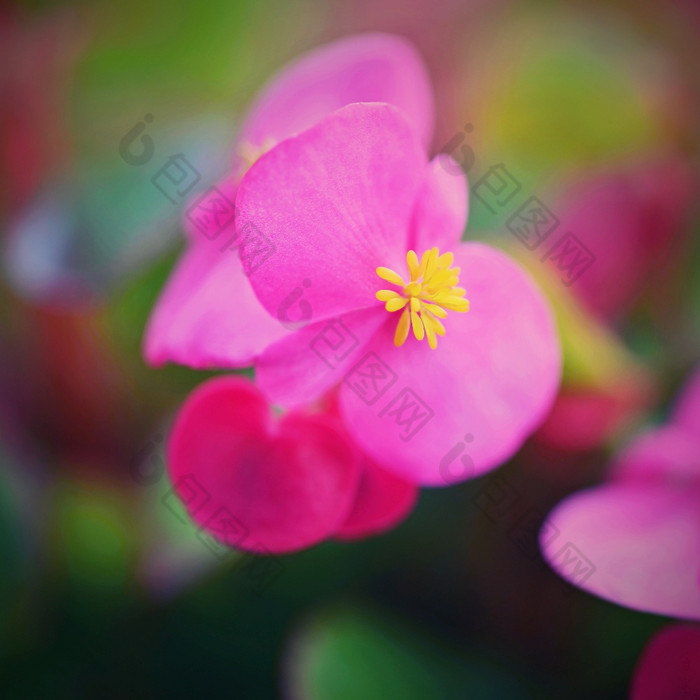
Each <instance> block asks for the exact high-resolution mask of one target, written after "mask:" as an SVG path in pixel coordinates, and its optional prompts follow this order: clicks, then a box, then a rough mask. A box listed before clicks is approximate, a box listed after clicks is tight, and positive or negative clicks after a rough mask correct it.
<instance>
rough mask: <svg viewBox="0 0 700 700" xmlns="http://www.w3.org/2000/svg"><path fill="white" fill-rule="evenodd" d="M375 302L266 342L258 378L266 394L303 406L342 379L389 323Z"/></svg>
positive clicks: (274, 399) (257, 366)
mask: <svg viewBox="0 0 700 700" xmlns="http://www.w3.org/2000/svg"><path fill="white" fill-rule="evenodd" d="M377 305H378V308H376V307H375V308H374V309H364V310H362V311H356V312H354V313H350V314H346V315H345V316H343V317H341V318H339V319H332V320H330V321H320V322H318V323H312V324H311V325H309V326H306V327H305V328H303V329H301V330H298V331H297V332H296V333H293V334H291V335H288V336H286V337H285V338H282V339H281V340H279V341H278V342H276V343H274V344H272V345H271V346H270V347H268V348H267V349H266V350H265V352H263V353H262V354H261V356H260V357H259V358H258V360H257V362H256V364H255V373H256V377H255V378H256V381H257V383H258V386H259V387H260V388H261V390H262V391H263V393H264V394H265V396H266V397H267V398H268V400H269V401H271V402H272V403H275V404H278V405H281V406H285V407H287V408H290V407H293V406H300V405H303V404H305V403H309V402H311V401H313V400H315V399H317V398H319V397H320V396H321V395H322V394H324V393H325V392H326V391H328V390H329V389H331V388H332V387H333V386H335V385H336V384H338V383H339V382H341V381H342V379H343V377H344V376H345V373H346V372H347V371H348V369H349V368H350V367H351V366H352V365H353V364H354V363H355V362H356V361H357V359H358V357H360V356H361V355H362V354H363V353H364V352H365V349H366V347H367V344H368V343H369V342H370V340H371V339H372V337H373V336H374V334H375V333H376V332H377V330H378V329H379V328H380V327H381V326H382V325H384V324H385V323H387V318H386V312H385V311H384V308H383V306H381V304H379V302H377ZM351 329H352V330H351Z"/></svg>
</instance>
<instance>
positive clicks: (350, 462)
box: [168, 377, 359, 553]
mask: <svg viewBox="0 0 700 700" xmlns="http://www.w3.org/2000/svg"><path fill="white" fill-rule="evenodd" d="M168 463H169V471H170V478H171V480H172V482H173V484H174V488H175V491H176V493H177V494H178V495H179V497H180V498H181V500H182V501H183V502H184V504H185V506H186V508H187V510H188V513H189V515H190V517H192V519H193V520H195V522H196V523H197V524H198V525H200V526H201V527H202V528H204V530H206V531H207V532H208V533H209V534H211V535H212V536H213V537H214V538H215V539H217V540H218V541H219V542H221V543H222V544H225V545H228V546H234V547H237V548H240V549H247V550H253V551H256V550H259V549H261V548H264V549H267V550H268V551H270V552H272V553H281V552H290V551H294V550H297V549H302V548H304V547H309V546H311V545H313V544H316V543H318V542H320V541H322V540H323V539H326V538H327V537H329V536H330V535H332V534H334V533H335V532H337V530H338V528H339V527H340V526H341V525H342V523H343V522H344V520H345V518H346V517H347V515H348V513H349V511H350V508H351V506H352V504H353V501H354V497H355V493H356V490H357V487H358V480H359V461H358V455H357V452H356V450H355V449H354V447H353V445H352V444H351V443H349V442H348V441H347V440H346V439H345V437H344V435H343V432H342V430H340V429H338V426H337V424H336V423H335V422H334V421H333V420H332V419H331V418H329V417H328V416H319V415H316V416H309V415H303V414H300V413H290V414H287V415H286V416H285V417H284V418H282V419H281V420H280V421H279V423H278V424H275V422H274V421H273V418H272V416H271V414H270V412H269V410H268V407H267V405H266V403H265V401H264V399H263V398H262V396H261V395H260V393H259V392H258V390H257V389H256V388H255V387H254V386H253V385H252V384H251V383H250V382H248V381H246V380H244V379H242V378H240V377H225V378H217V379H213V380H210V381H208V382H205V383H204V384H203V385H202V386H200V387H199V388H198V389H197V390H196V391H194V392H193V393H192V394H191V395H190V396H189V398H188V399H187V401H186V402H185V404H184V405H183V407H182V408H181V410H180V413H179V414H178V416H177V419H176V421H175V425H174V427H173V430H172V432H171V435H170V438H169V442H168Z"/></svg>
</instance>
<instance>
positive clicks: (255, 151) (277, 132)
mask: <svg viewBox="0 0 700 700" xmlns="http://www.w3.org/2000/svg"><path fill="white" fill-rule="evenodd" d="M363 101H365V102H366V101H382V102H389V103H391V104H395V105H397V106H398V107H400V108H401V109H403V110H404V112H405V113H406V115H407V116H408V118H409V119H410V120H411V122H412V124H413V126H414V128H415V129H416V130H417V131H418V133H419V134H420V135H421V138H422V139H423V140H424V143H426V144H427V143H428V141H429V140H430V137H431V135H432V128H433V97H432V91H431V87H430V82H429V79H428V75H427V72H426V70H425V68H424V66H423V64H422V61H421V59H420V57H419V56H418V54H417V53H416V52H415V50H414V49H413V48H412V47H411V45H410V44H408V43H407V42H406V41H404V40H403V39H400V38H399V37H395V36H391V35H387V34H365V35H359V36H354V37H350V38H347V39H342V40H340V41H337V42H335V43H333V44H330V45H328V46H325V47H322V48H320V49H317V50H315V51H312V52H310V53H308V54H306V55H305V56H302V57H301V58H299V59H298V60H296V61H295V62H293V63H292V64H290V65H289V66H287V67H286V68H284V69H283V70H282V71H281V72H280V73H279V74H278V75H277V76H276V77H275V78H274V79H273V80H272V81H271V82H270V83H269V84H268V85H267V87H266V88H265V89H264V90H263V91H262V93H261V94H260V96H259V97H258V99H257V100H256V101H255V103H254V104H253V106H252V107H251V109H250V112H249V114H248V116H247V118H246V119H245V120H244V123H243V126H242V128H241V130H240V133H239V134H238V138H237V145H236V149H235V151H236V152H235V154H234V157H233V160H232V170H231V173H230V174H229V175H228V176H227V177H226V178H225V179H224V180H223V181H222V182H220V183H219V184H218V185H217V188H216V189H213V190H210V191H209V192H208V193H207V194H205V195H204V196H203V199H202V201H201V202H200V203H198V204H193V205H190V206H189V207H188V208H187V215H186V216H185V218H184V225H185V230H186V233H187V234H188V239H189V242H188V247H187V249H186V251H185V252H184V254H183V255H182V257H181V259H180V260H179V262H178V264H177V267H176V269H175V270H174V272H173V273H172V275H171V277H170V279H169V281H168V284H167V286H166V287H165V289H164V291H163V292H162V294H161V297H160V299H159V300H158V302H157V304H156V307H155V310H154V312H153V314H152V316H151V319H150V321H149V324H148V327H147V329H146V334H145V338H144V355H145V357H146V360H147V361H148V362H149V363H150V364H152V365H155V366H159V365H162V364H164V363H166V362H177V363H180V364H184V365H187V366H190V367H194V368H236V367H246V366H250V365H251V364H252V362H253V360H254V358H255V357H256V355H257V354H258V353H259V352H260V351H261V350H262V349H263V348H265V347H266V346H267V345H268V344H269V343H270V342H272V341H274V340H276V339H278V338H280V337H281V336H283V335H285V334H286V333H287V332H288V331H287V329H286V328H285V327H284V326H283V325H281V324H280V322H279V321H278V320H277V319H276V318H273V317H271V316H270V315H269V314H268V313H267V312H266V311H265V310H264V309H263V307H262V306H261V305H260V303H259V302H258V301H257V299H256V297H255V295H254V294H253V292H252V290H251V288H250V284H249V282H248V280H247V278H246V276H245V274H244V271H243V269H242V267H241V263H240V260H239V256H238V253H237V251H236V250H235V244H234V243H233V242H232V236H233V225H232V221H233V219H232V212H233V208H234V206H235V198H236V189H237V187H238V182H239V180H240V178H241V176H242V174H243V173H244V172H245V170H246V169H247V168H248V167H249V166H250V164H251V163H252V162H253V161H254V160H255V159H256V158H257V157H258V156H259V155H260V154H261V153H263V152H264V151H265V150H267V149H268V148H269V147H270V146H271V145H272V144H275V143H278V142H279V141H282V140H283V139H285V138H287V137H289V136H291V135H293V134H295V133H298V132H299V131H302V130H304V129H306V128H308V127H310V126H312V125H313V124H314V123H315V122H317V121H318V120H319V119H320V118H321V117H323V116H325V115H326V114H328V113H330V112H332V111H334V110H336V109H338V108H339V107H343V106H344V105H347V104H350V103H352V102H363ZM200 207H201V208H200ZM215 207H219V209H218V210H217V211H219V212H220V214H219V215H212V214H211V211H213V210H214V208H215Z"/></svg>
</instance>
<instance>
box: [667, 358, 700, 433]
mask: <svg viewBox="0 0 700 700" xmlns="http://www.w3.org/2000/svg"><path fill="white" fill-rule="evenodd" d="M673 422H674V423H675V424H676V425H678V426H679V427H681V428H683V429H684V430H687V431H688V432H689V433H690V434H691V435H695V436H697V437H698V438H699V439H700V368H699V369H696V370H695V372H694V374H693V375H692V376H691V378H690V379H689V380H688V382H687V383H686V385H685V386H684V387H683V391H682V392H681V394H680V398H679V399H678V403H677V404H676V408H675V410H674V413H673Z"/></svg>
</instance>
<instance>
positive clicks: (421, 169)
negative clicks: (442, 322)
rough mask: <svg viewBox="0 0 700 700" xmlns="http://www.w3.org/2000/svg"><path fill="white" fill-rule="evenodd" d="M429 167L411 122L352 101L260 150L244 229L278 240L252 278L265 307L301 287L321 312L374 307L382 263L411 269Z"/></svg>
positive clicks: (246, 197) (246, 181) (272, 308)
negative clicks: (410, 244)
mask: <svg viewBox="0 0 700 700" xmlns="http://www.w3.org/2000/svg"><path fill="white" fill-rule="evenodd" d="M425 166H426V156H425V153H424V152H423V149H422V148H421V146H420V143H419V142H418V140H417V139H416V137H415V135H414V133H413V132H412V130H411V128H410V125H409V123H408V122H407V121H406V119H405V118H404V117H403V116H402V115H401V113H400V112H399V111H398V110H397V109H396V108H395V107H393V106H390V105H381V104H355V105H349V106H348V107H344V108H343V109H340V110H338V111H337V112H334V113H333V114H332V115H330V116H329V117H327V118H326V119H324V120H322V121H321V122H320V123H318V124H317V125H316V126H314V127H312V128H311V129H309V130H308V131H305V132H303V133H302V134H301V135H299V136H297V137H295V138H290V139H287V140H286V141H283V142H282V143H281V144H280V145H278V146H277V147H275V148H273V149H272V150H271V151H269V152H268V153H266V154H265V155H264V156H262V157H261V158H260V159H259V160H258V161H257V162H256V163H255V164H254V165H253V166H252V167H251V168H250V170H249V171H248V172H247V174H246V175H245V176H244V177H243V180H242V181H241V184H240V186H239V190H238V198H237V202H236V207H237V211H236V227H237V230H239V231H240V232H241V236H244V235H246V234H248V235H249V232H250V231H251V230H253V231H255V232H256V234H257V235H259V236H260V237H264V238H265V239H266V240H267V241H268V242H269V244H270V245H271V247H272V248H274V253H273V254H272V256H271V257H270V258H269V259H268V260H267V261H266V262H265V264H264V265H263V266H262V267H260V268H259V269H258V270H257V271H255V272H253V273H252V274H251V276H250V281H251V284H252V285H253V288H254V289H255V292H256V294H257V295H258V298H259V299H260V301H261V302H262V304H263V306H265V308H266V309H268V311H269V312H270V313H271V314H273V315H274V316H277V315H278V314H279V313H280V310H281V309H282V307H283V305H284V304H285V302H286V300H288V299H289V298H290V295H294V293H295V290H296V289H299V288H300V285H304V286H305V287H306V291H305V292H304V296H305V299H306V300H307V302H308V303H309V304H310V307H311V309H312V313H313V317H314V318H315V319H316V320H321V319H324V318H333V317H337V316H339V315H341V314H343V313H346V312H348V311H354V310H357V309H362V308H367V307H370V306H374V305H375V304H376V299H375V296H374V295H375V292H376V291H377V289H379V288H380V282H381V280H379V278H378V277H377V275H376V272H375V270H376V268H377V267H378V266H380V265H384V266H387V267H391V268H394V269H395V268H402V267H405V255H406V243H407V236H408V229H409V223H410V217H411V214H412V210H413V204H414V201H415V197H416V193H417V191H418V188H419V187H420V186H421V184H422V181H423V177H424V173H425ZM241 259H242V260H243V262H244V265H245V264H246V262H247V260H248V259H249V250H248V246H245V245H244V246H243V247H242V249H241Z"/></svg>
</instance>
